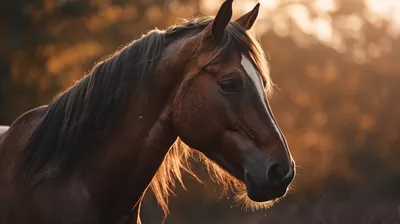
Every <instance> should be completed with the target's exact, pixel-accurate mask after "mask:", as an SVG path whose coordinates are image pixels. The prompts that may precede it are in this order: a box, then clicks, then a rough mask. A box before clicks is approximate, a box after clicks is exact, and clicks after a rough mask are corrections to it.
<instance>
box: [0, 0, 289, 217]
mask: <svg viewBox="0 0 400 224" xmlns="http://www.w3.org/2000/svg"><path fill="white" fill-rule="evenodd" d="M259 6H260V4H257V5H256V6H255V7H254V8H253V9H252V10H251V11H250V12H248V13H246V14H244V15H242V16H240V17H239V18H237V19H236V20H232V0H226V1H225V2H223V3H222V5H221V7H220V8H219V10H218V13H217V15H216V16H215V17H197V18H193V19H190V20H186V21H184V22H183V23H181V24H176V25H173V26H170V27H169V28H167V29H165V30H158V29H154V30H151V31H149V32H148V33H147V34H145V35H143V36H142V37H141V38H139V39H137V40H134V41H132V42H131V43H129V44H127V45H126V46H125V47H123V48H122V49H120V50H117V51H116V52H115V53H114V54H113V55H111V56H109V57H108V58H107V59H105V60H102V61H100V62H98V63H97V64H96V65H95V66H94V67H93V68H92V70H91V71H90V72H89V73H88V74H87V75H86V76H84V77H83V78H82V79H81V80H79V81H78V82H76V83H75V84H73V85H72V86H71V87H70V88H69V89H67V90H65V91H64V92H62V93H60V94H59V95H57V96H56V97H55V98H54V99H53V100H52V101H51V102H50V103H49V104H48V105H45V106H40V107H37V108H34V109H32V110H30V111H27V112H25V113H24V114H22V115H21V116H19V117H18V118H17V119H16V120H15V121H14V122H13V123H12V124H11V125H10V127H9V128H7V129H6V128H5V129H6V130H4V131H3V132H4V133H2V134H1V135H0V201H1V204H0V223H3V224H8V223H13V224H25V223H43V224H47V223H66V224H67V223H68V224H69V223H75V224H76V223H86V224H88V223H89V224H94V223H96V224H97V223H141V221H140V204H141V202H142V199H143V195H144V193H145V192H146V191H147V190H148V189H151V190H152V191H153V192H154V194H155V196H156V199H157V201H158V203H159V204H160V206H161V208H162V209H163V210H164V212H165V213H168V206H167V203H168V195H170V194H171V193H172V188H173V186H174V185H175V183H176V181H178V182H180V183H181V184H182V185H183V181H182V175H183V173H184V172H187V173H189V174H192V175H195V173H193V170H192V169H191V168H190V162H189V158H192V157H193V156H195V155H196V154H198V155H200V156H201V158H202V161H203V162H204V164H205V165H206V166H207V167H208V169H209V171H210V173H211V174H214V175H213V176H214V177H215V178H214V179H215V180H216V181H218V182H220V183H221V184H222V188H223V189H228V190H234V192H235V193H236V194H237V196H236V199H237V201H238V203H244V204H245V205H246V206H248V207H251V208H254V209H261V208H267V207H268V206H271V205H273V204H274V203H275V202H277V201H279V200H280V199H281V198H283V197H285V196H286V195H287V192H288V191H289V189H290V185H291V183H292V181H293V179H294V177H295V173H296V172H295V165H294V164H295V162H294V159H293V158H292V156H291V154H290V151H289V147H288V145H287V142H286V139H285V137H284V135H283V133H282V131H281V129H280V128H279V125H278V123H277V121H276V119H275V118H274V115H273V113H272V110H271V108H270V105H269V101H268V100H269V98H270V97H271V95H272V93H273V87H274V84H273V82H272V80H271V77H270V75H269V67H268V64H267V61H266V58H265V54H264V52H263V50H262V48H261V46H260V44H259V43H258V41H257V39H256V37H255V35H254V34H252V32H251V28H252V27H253V24H254V23H255V21H256V18H257V15H258V11H259Z"/></svg>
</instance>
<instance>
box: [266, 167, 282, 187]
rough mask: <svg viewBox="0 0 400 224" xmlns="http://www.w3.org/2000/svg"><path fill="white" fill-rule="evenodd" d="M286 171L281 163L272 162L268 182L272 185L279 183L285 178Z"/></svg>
mask: <svg viewBox="0 0 400 224" xmlns="http://www.w3.org/2000/svg"><path fill="white" fill-rule="evenodd" d="M285 176H286V173H285V171H284V169H283V167H282V166H281V165H279V164H278V163H272V164H271V165H270V166H268V168H267V173H266V178H267V182H268V183H270V184H272V185H278V184H280V182H281V181H282V180H283V179H284V178H285Z"/></svg>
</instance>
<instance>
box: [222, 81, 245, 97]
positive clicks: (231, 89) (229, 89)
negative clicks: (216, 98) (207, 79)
mask: <svg viewBox="0 0 400 224" xmlns="http://www.w3.org/2000/svg"><path fill="white" fill-rule="evenodd" d="M219 88H220V90H221V91H222V93H225V94H230V93H235V92H240V84H239V82H238V81H237V80H235V79H227V80H224V81H222V82H220V83H219Z"/></svg>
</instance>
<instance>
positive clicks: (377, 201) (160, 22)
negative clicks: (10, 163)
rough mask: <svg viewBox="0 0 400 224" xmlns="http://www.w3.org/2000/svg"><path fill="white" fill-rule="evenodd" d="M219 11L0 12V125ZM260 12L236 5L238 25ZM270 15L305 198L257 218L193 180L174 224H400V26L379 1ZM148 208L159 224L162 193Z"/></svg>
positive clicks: (175, 1) (122, 5) (309, 3)
mask: <svg viewBox="0 0 400 224" xmlns="http://www.w3.org/2000/svg"><path fill="white" fill-rule="evenodd" d="M375 1H378V0H375ZM387 1H389V0H387ZM383 2H384V1H381V4H383ZM219 3H220V1H213V2H211V1H206V0H203V1H201V0H134V1H132V0H131V1H128V0H114V1H111V0H79V1H78V0H31V1H27V0H12V1H11V0H3V1H1V2H0V44H1V45H0V47H1V48H0V49H1V51H0V123H2V124H10V123H11V122H12V121H13V120H14V119H15V118H16V117H18V116H19V115H20V114H21V113H23V112H25V111H27V110H29V109H31V108H33V107H36V106H39V105H42V104H46V103H48V102H49V101H50V100H51V99H52V97H53V96H54V95H55V94H57V93H58V92H59V91H61V90H62V89H65V88H66V87H68V86H70V85H71V84H72V83H73V81H74V80H78V79H80V78H81V77H82V76H83V75H84V74H85V72H87V71H88V70H89V69H90V68H91V67H92V66H93V65H94V63H95V62H96V61H98V60H100V59H101V58H104V57H105V56H106V55H108V54H110V53H112V52H113V51H114V50H115V49H117V48H119V47H120V46H122V45H124V44H126V43H127V42H129V41H131V40H133V39H136V38H139V37H140V36H141V35H142V34H143V33H145V32H146V31H147V30H149V29H152V28H154V27H159V28H166V27H168V26H169V25H172V24H174V23H175V22H177V21H178V19H179V18H188V17H192V16H196V15H200V14H207V15H214V14H215V12H216V9H217V8H216V7H218V6H219ZM254 4H255V3H254V2H253V1H244V0H235V2H234V7H235V10H234V11H235V16H238V14H239V13H244V12H245V11H246V10H248V9H249V8H251V7H253V6H254ZM261 4H262V8H261V11H260V19H259V21H258V22H257V26H256V27H255V32H256V33H257V34H258V35H259V37H260V41H261V42H262V45H263V47H264V49H265V50H266V52H268V55H269V61H270V65H271V75H272V77H273V80H274V82H275V83H276V84H277V86H278V87H279V88H278V89H277V90H276V94H275V96H274V97H273V99H272V100H271V103H272V108H273V110H274V113H275V115H276V117H277V119H278V121H279V123H280V126H281V127H282V129H283V131H284V133H285V135H286V137H287V139H288V142H289V146H290V148H291V151H292V153H293V156H294V158H295V159H296V161H297V165H298V176H297V177H296V181H295V185H294V189H293V191H292V192H291V193H289V195H288V197H287V198H285V199H284V200H283V201H282V202H280V203H278V204H277V205H276V206H274V207H273V208H270V209H268V210H265V211H259V212H254V213H251V212H244V211H241V210H240V209H239V208H235V207H231V205H233V201H232V199H229V198H228V199H227V198H223V199H221V200H220V201H218V200H217V199H218V196H219V191H218V186H215V185H214V184H213V183H212V182H210V181H209V179H207V178H206V176H204V178H203V179H205V180H206V181H205V183H206V184H207V186H204V185H200V184H198V183H196V182H195V181H194V180H191V179H187V182H188V189H189V191H188V192H185V191H183V190H182V189H180V188H178V189H177V190H178V194H177V195H178V196H177V197H176V198H173V199H172V200H171V212H172V216H170V217H169V218H168V219H167V223H307V224H309V223H391V224H392V223H393V224H394V223H400V191H399V190H398V189H400V165H399V162H398V161H399V160H400V103H399V96H400V74H399V73H400V63H399V58H400V35H399V33H400V32H399V29H400V18H397V17H400V16H397V17H395V16H396V13H394V14H391V15H394V17H391V16H389V14H379V13H376V12H375V13H374V12H371V10H369V8H368V7H367V6H368V4H377V3H376V2H375V3H374V0H369V1H367V0H366V1H362V0H336V1H333V0H332V1H329V0H318V1H317V0H303V1H277V2H276V1H272V0H263V1H261ZM236 9H237V10H236ZM397 13H398V14H399V15H400V7H398V9H397ZM395 18H397V19H398V20H395ZM198 170H199V172H200V173H202V174H203V175H205V174H204V172H202V169H201V166H199V168H198ZM143 207H144V208H143V215H142V216H143V221H144V223H159V222H160V220H161V213H160V212H159V211H158V209H157V205H156V204H155V201H154V198H152V195H151V193H149V194H148V195H147V197H146V200H145V203H144V205H143ZM157 212H158V213H157ZM155 214H157V215H155Z"/></svg>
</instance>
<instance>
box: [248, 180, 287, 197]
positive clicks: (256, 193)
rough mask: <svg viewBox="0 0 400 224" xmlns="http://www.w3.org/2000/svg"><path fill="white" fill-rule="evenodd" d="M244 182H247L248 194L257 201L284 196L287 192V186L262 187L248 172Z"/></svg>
mask: <svg viewBox="0 0 400 224" xmlns="http://www.w3.org/2000/svg"><path fill="white" fill-rule="evenodd" d="M244 182H245V184H246V191H247V196H248V197H249V199H250V200H252V201H255V202H267V201H273V200H276V199H279V198H281V197H284V196H285V194H286V192H287V188H274V187H269V186H264V187H261V186H259V184H257V182H256V181H255V180H254V179H253V177H252V176H251V175H250V174H249V173H246V175H245V181H244Z"/></svg>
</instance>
